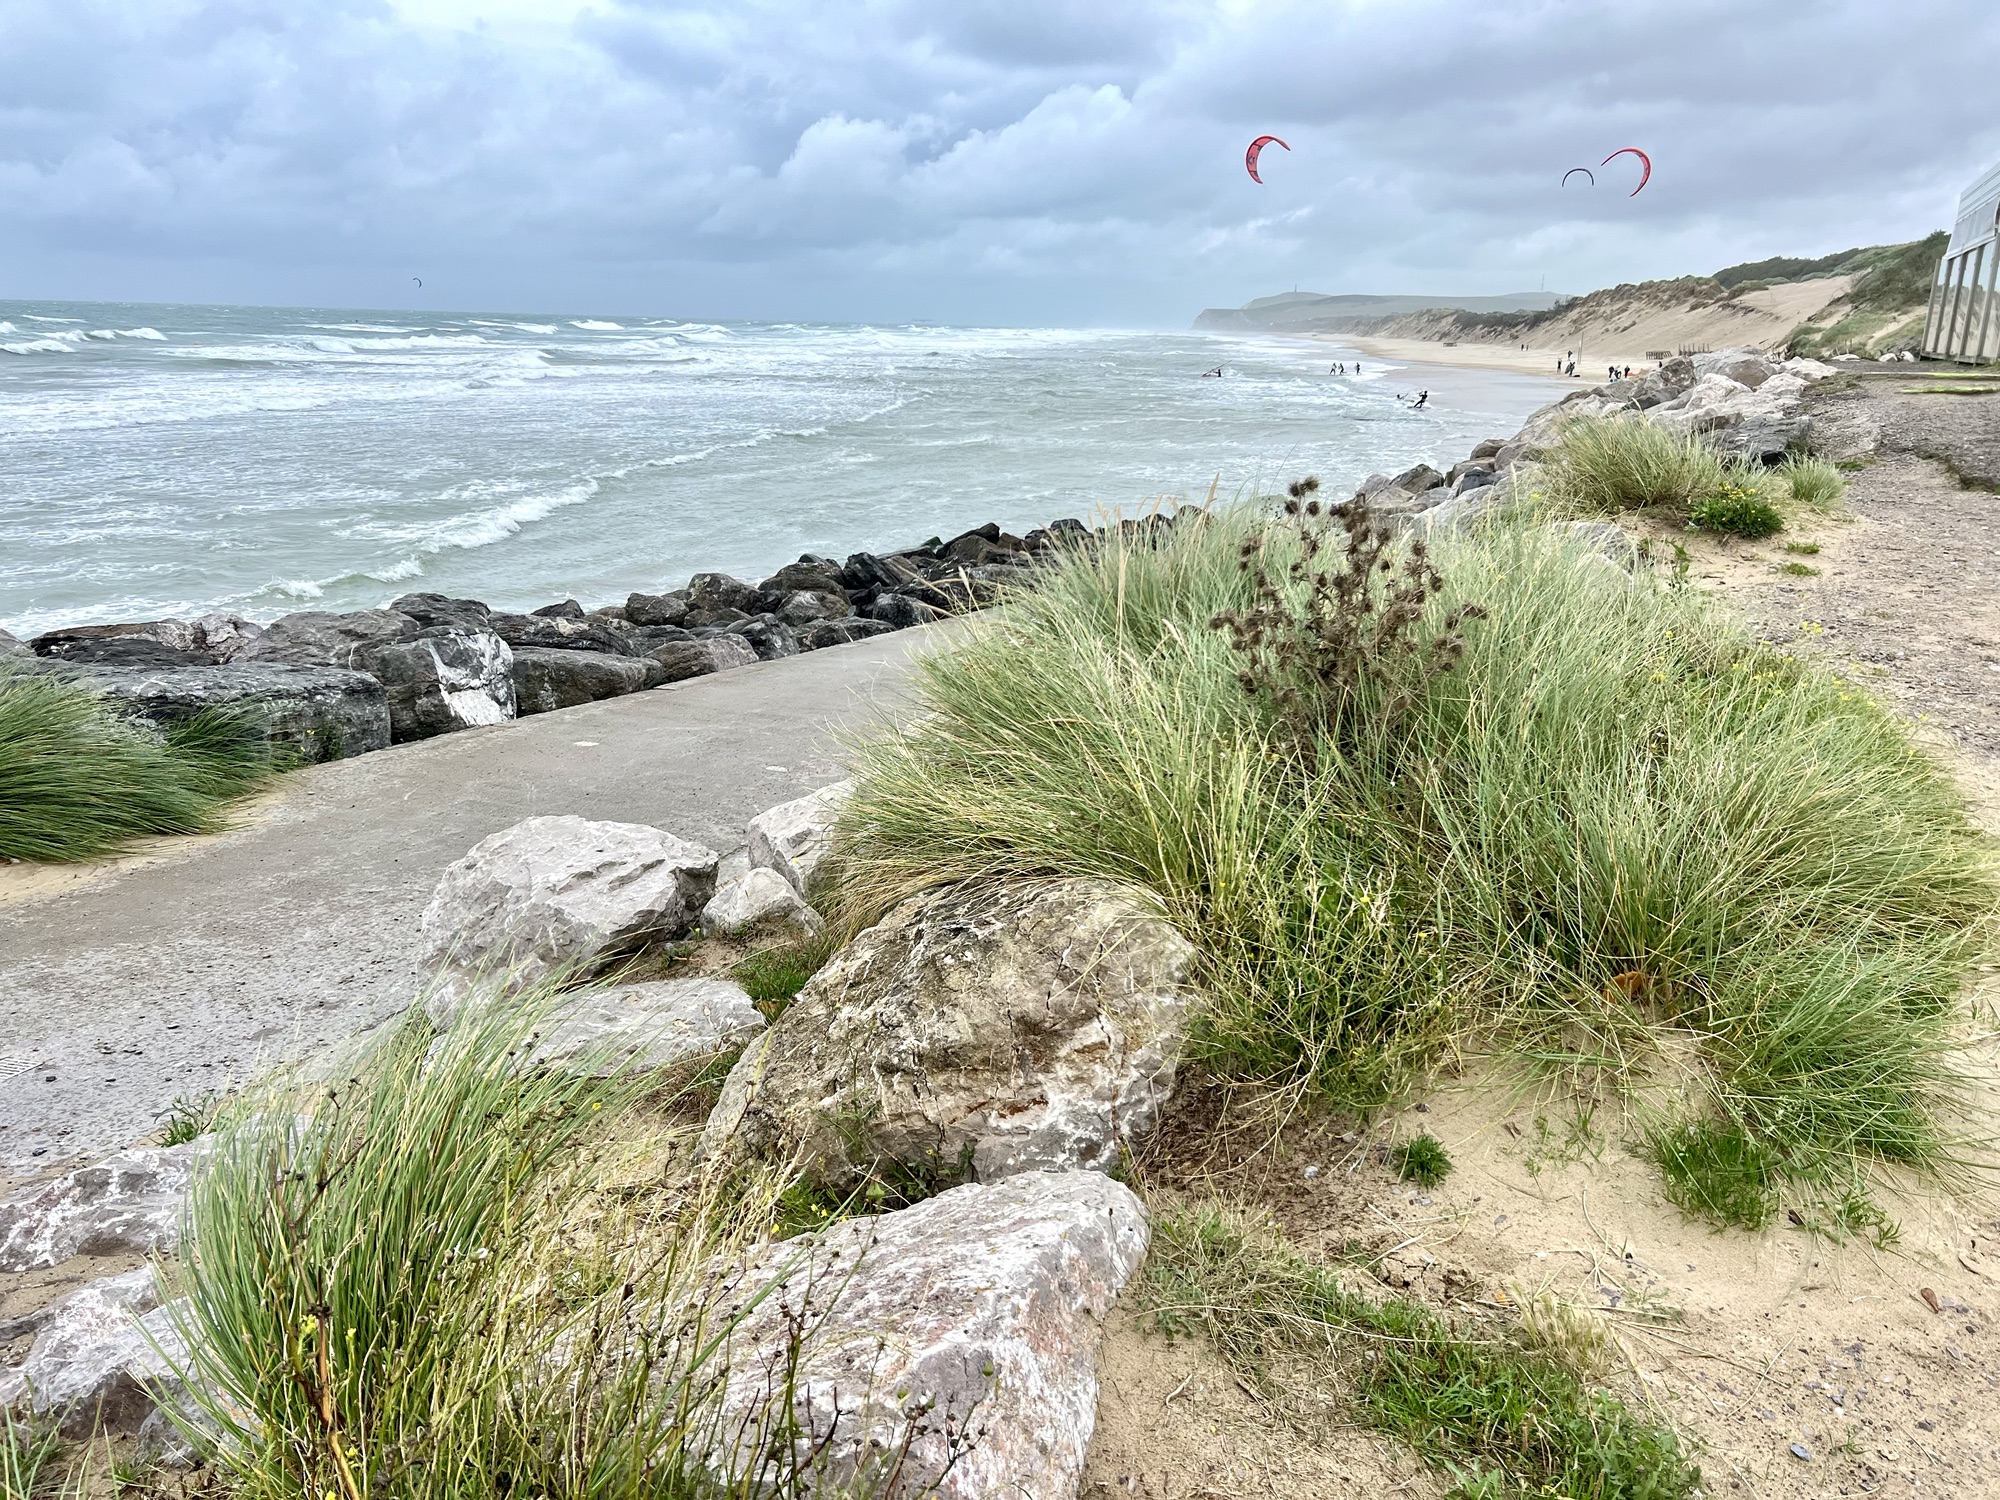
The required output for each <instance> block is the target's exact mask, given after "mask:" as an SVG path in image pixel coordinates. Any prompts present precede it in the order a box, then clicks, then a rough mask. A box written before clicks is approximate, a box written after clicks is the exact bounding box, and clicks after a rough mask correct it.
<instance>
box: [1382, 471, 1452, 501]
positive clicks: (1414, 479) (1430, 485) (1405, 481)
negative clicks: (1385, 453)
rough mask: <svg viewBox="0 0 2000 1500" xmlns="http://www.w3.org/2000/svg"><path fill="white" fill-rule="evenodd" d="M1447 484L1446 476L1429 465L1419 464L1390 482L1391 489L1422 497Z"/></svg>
mask: <svg viewBox="0 0 2000 1500" xmlns="http://www.w3.org/2000/svg"><path fill="white" fill-rule="evenodd" d="M1444 482H1445V479H1444V475H1442V474H1440V473H1438V471H1437V470H1436V469H1433V468H1432V467H1431V466H1430V465H1429V464H1417V465H1415V466H1414V467H1412V468H1408V469H1405V470H1403V472H1402V473H1400V474H1398V475H1397V476H1396V477H1395V478H1394V479H1391V480H1390V481H1389V487H1390V488H1391V489H1398V490H1402V491H1403V492H1404V493H1405V494H1410V495H1421V494H1423V493H1424V491H1426V490H1434V489H1436V488H1437V487H1438V486H1439V485H1441V484H1443V483H1444Z"/></svg>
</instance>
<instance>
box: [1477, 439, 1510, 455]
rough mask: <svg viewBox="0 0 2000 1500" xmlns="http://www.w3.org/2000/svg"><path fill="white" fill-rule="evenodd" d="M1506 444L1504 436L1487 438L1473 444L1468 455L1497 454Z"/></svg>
mask: <svg viewBox="0 0 2000 1500" xmlns="http://www.w3.org/2000/svg"><path fill="white" fill-rule="evenodd" d="M1506 446H1507V440H1506V439H1505V438H1487V439H1485V440H1484V441H1482V442H1480V443H1477V444H1475V445H1474V446H1473V449H1472V452H1471V453H1470V454H1469V455H1468V456H1469V457H1472V458H1492V457H1493V456H1494V455H1495V454H1497V453H1498V452H1499V451H1500V450H1501V449H1502V448H1504V447H1506Z"/></svg>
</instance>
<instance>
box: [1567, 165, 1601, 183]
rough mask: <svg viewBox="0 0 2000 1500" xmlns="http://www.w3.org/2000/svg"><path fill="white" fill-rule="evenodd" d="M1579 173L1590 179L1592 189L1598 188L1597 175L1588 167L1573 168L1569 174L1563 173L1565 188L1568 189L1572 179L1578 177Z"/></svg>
mask: <svg viewBox="0 0 2000 1500" xmlns="http://www.w3.org/2000/svg"><path fill="white" fill-rule="evenodd" d="M1579 172H1581V173H1583V175H1584V176H1586V177H1588V178H1589V179H1590V185H1591V186H1592V187H1596V186H1597V174H1596V173H1595V172H1593V171H1591V170H1590V168H1588V167H1571V168H1570V169H1569V170H1568V171H1567V172H1565V173H1563V180H1562V185H1563V186H1564V187H1568V186H1569V180H1570V178H1572V177H1574V176H1576V174H1577V173H1579Z"/></svg>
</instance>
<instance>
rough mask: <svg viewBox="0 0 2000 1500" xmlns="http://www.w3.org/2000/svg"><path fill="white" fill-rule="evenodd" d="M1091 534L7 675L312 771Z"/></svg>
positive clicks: (953, 608) (815, 636)
mask: <svg viewBox="0 0 2000 1500" xmlns="http://www.w3.org/2000/svg"><path fill="white" fill-rule="evenodd" d="M1094 534H1095V533H1093V532H1092V531H1091V530H1090V529H1089V528H1088V527H1086V526H1085V525H1084V524H1083V522H1081V521H1077V520H1060V521H1056V522H1054V523H1053V524H1051V525H1049V526H1047V527H1040V528H1037V529H1036V530H1034V531H1031V532H1029V533H1028V535H1027V536H1025V537H1017V536H1011V535H1009V534H1007V533H1006V532H1003V531H1002V530H1001V529H1000V527H999V526H998V525H997V524H994V523H990V522H989V523H988V524H986V525H984V526H979V527H975V528H974V529H972V530H971V531H967V532H964V533H962V534H960V535H959V536H956V537H953V538H951V539H950V540H948V541H947V540H945V539H943V538H940V537H932V538H931V539H929V540H928V541H925V542H922V543H919V544H918V545H917V546H915V547H910V548H907V549H905V550H903V551H900V552H891V553H886V554H880V555H878V554H875V553H869V552H857V553H854V554H853V555H852V556H850V557H848V558H847V559H846V560H845V561H844V562H842V561H839V560H837V559H834V558H830V557H818V556H814V555H812V554H810V553H808V554H806V555H805V556H802V557H801V558H799V560H798V561H797V562H793V563H788V564H787V565H786V566H784V567H782V568H780V569H779V570H778V571H777V572H776V573H774V574H772V575H771V576H770V577H769V578H765V579H762V580H760V581H755V582H753V581H749V580H745V579H740V578H732V577H731V576H729V575H728V574H726V573H697V574H695V575H694V577H693V578H691V579H690V580H689V581H688V582H687V583H686V584H685V585H683V586H681V587H679V588H676V589H671V590H668V591H665V592H662V593H658V594H644V593H634V594H632V595H631V596H629V597H628V598H627V599H626V601H625V602H624V603H623V604H614V605H607V606H603V607H600V608H595V609H588V610H587V609H585V608H584V607H583V606H582V605H581V604H579V603H578V602H577V601H576V600H574V599H565V600H562V601H560V602H559V603H555V604H549V605H545V606H543V607H541V608H539V609H535V610H532V611H529V612H528V613H526V614H514V613H509V612H507V611H504V610H496V609H493V608H492V607H490V606H488V605H486V604H484V603H481V602H480V601H479V600H476V599H454V598H448V597H446V596H444V595H442V594H427V593H415V594H405V595H403V596H401V597H400V598H397V599H393V600H391V601H390V602H389V603H388V604H387V605H385V606H384V607H382V608H380V609H367V610H355V611H351V612H347V613H339V614H335V613H329V612H324V611H317V610H304V611H300V612H298V613H295V614H289V615H285V616H282V617H281V618H279V619H277V620H274V621H272V622H271V623H270V624H269V625H258V624H255V623H253V622H251V621H249V620H245V619H243V618H241V617H239V616H236V615H228V614H207V615H202V616H200V617H198V618H196V619H192V620H172V619H169V620H150V621H143V622H138V623H131V624H117V625H82V626H73V627H70V628H67V629H57V630H51V631H46V632H44V633H43V634H41V635H38V636H36V637H35V638H34V639H32V640H30V641H27V642H22V641H19V640H16V639H15V638H14V637H13V636H11V635H8V634H7V633H6V632H4V631H0V662H4V663H5V664H6V665H7V666H9V667H10V668H12V669H14V670H22V671H30V672H37V673H46V674H53V675H57V676H62V677H66V678H71V679H74V680H77V681H80V682H83V683H86V684H87V685H89V686H90V687H92V688H93V689H95V690H97V691H98V692H100V693H102V694H103V696H104V697H105V699H106V700H107V701H108V702H109V703H110V704H111V705H112V707H113V708H115V709H117V710H118V711H120V712H122V713H125V714H127V715H128V716H130V717H132V718H135V719H140V720H144V721H148V722H151V723H155V724H163V723H167V722H171V721H173V720H175V719H178V718H182V717H185V716H187V715H190V714H193V713H197V712H200V711H202V710H204V709H231V710H237V711H241V712H246V713H251V714H255V715H256V716H257V717H259V718H260V719H261V720H262V722H263V725H264V730H265V735H266V737H267V738H268V739H269V740H270V741H271V742H272V743H273V744H276V745H279V746H282V747H284V748H285V749H286V750H288V751H289V752H290V753H291V754H292V755H293V756H295V757H296V758H297V759H298V760H299V761H301V762H303V763H307V764H313V763H318V762H321V761H329V760H340V759H344V758H346V757H348V756H352V755H360V754H364V753H366V752H367V751H371V750H380V749H384V748H386V747H387V746H389V745H392V744H403V743H406V742H408V741H412V740H422V739H429V738H431V737H433V736H435V735H439V734H447V733H450V732H452V731H453V730H458V729H470V728H475V727H479V726H483V725H490V724H500V723H505V722H506V721H508V720H510V719H515V718H521V717H525V716H527V715H529V714H538V713H548V712H551V711H553V710H555V709H562V708H574V707H576V706H578V705H580V704H584V703H592V702H596V701H598V700H599V699H604V698H615V697H618V696H620V695H622V694H625V693H633V692H640V691H643V690H645V689H647V688H653V687H659V686H661V685H662V684H664V683H670V682H679V681H682V680H684V679H687V678H690V677H700V676H705V675H707V674H709V673H712V672H722V671H727V670H729V669H730V668H733V667H739V666H747V665H748V664H750V663H752V662H756V661H770V660H773V659H776V658H779V657H786V656H796V655H798V654H799V653H801V652H805V651H816V650H819V649H822V648H824V647H827V646H837V645H844V644H847V643H848V642H851V641H860V640H866V639H868V638H870V637H872V636H877V635H883V634H886V633H888V632H890V631H894V630H904V629H908V628H910V627H911V626H915V625H928V624H931V623H933V622H935V621H938V620H943V619H947V618H949V617H950V616H952V615H955V614H961V613H964V612H966V611H968V610H976V609H983V608H985V607H986V606H987V605H989V604H991V603H992V602H993V601H994V599H996V598H997V597H998V595H999V593H1000V591H1001V589H1002V588H1004V587H1005V586H1006V585H1007V584H1008V583H1010V582H1014V581H1017V580H1019V579H1021V578H1022V577H1023V576H1024V575H1025V574H1027V573H1029V572H1031V571H1032V570H1033V569H1034V568H1035V567H1037V566H1038V565H1040V564H1042V563H1045V562H1046V561H1048V560H1049V559H1050V558H1051V557H1052V556H1053V555H1054V554H1055V553H1056V551H1057V550H1058V549H1060V548H1061V547H1063V546H1064V545H1074V544H1076V543H1079V542H1083V541H1086V540H1087V539H1089V538H1090V537H1092V536H1093V535H1094Z"/></svg>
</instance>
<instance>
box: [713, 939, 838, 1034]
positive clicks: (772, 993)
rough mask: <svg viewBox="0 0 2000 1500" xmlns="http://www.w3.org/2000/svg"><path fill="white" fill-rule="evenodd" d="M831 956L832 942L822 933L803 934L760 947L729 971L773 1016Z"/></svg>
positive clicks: (796, 995)
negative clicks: (789, 940) (778, 944)
mask: <svg viewBox="0 0 2000 1500" xmlns="http://www.w3.org/2000/svg"><path fill="white" fill-rule="evenodd" d="M831 957H833V942H832V940H831V939H829V938H825V937H813V938H803V939H801V940H800V941H798V942H795V943H786V944H784V945H783V946H781V947H777V948H763V949H759V950H758V951H757V952H755V953H753V954H751V955H750V956H749V957H748V958H746V959H744V960H743V961H742V962H741V963H739V964H737V965H736V967H735V968H733V969H731V970H730V971H729V974H730V977H731V978H732V979H734V980H735V981H736V982H737V983H738V984H740V985H742V986H743V989H744V991H745V993H747V994H748V995H749V996H750V999H751V1001H752V1002H753V1003H754V1004H755V1005H756V1006H757V1008H758V1009H759V1010H761V1011H763V1012H764V1014H765V1015H766V1016H768V1017H770V1018H771V1019H773V1020H775V1019H776V1018H777V1017H778V1016H779V1015H781V1014H783V1012H784V1009H785V1007H786V1006H788V1005H790V1004H791V1003H792V1001H793V1000H794V999H796V998H797V997H798V993H799V991H800V990H802V989H804V988H805V987H806V981H807V980H808V979H810V978H812V977H813V975H815V974H817V973H818V972H819V971H820V970H821V969H822V968H823V967H824V966H825V964H826V961H827V960H828V959H829V958H831Z"/></svg>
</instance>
